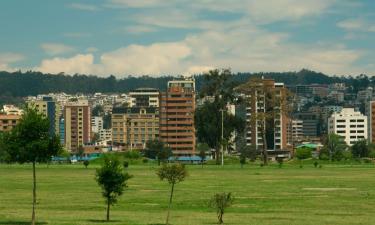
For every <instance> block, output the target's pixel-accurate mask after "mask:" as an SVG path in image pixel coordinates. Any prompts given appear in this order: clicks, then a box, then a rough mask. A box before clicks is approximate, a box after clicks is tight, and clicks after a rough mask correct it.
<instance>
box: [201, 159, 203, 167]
mask: <svg viewBox="0 0 375 225" xmlns="http://www.w3.org/2000/svg"><path fill="white" fill-rule="evenodd" d="M201 164H202V168H203V160H202V161H201Z"/></svg>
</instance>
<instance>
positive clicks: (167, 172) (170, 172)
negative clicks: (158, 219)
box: [156, 164, 188, 225]
mask: <svg viewBox="0 0 375 225" xmlns="http://www.w3.org/2000/svg"><path fill="white" fill-rule="evenodd" d="M156 174H157V175H158V176H159V178H160V180H167V181H168V183H169V184H170V185H171V193H170V196H169V204H168V212H167V220H166V223H165V224H167V225H168V224H169V223H168V221H169V212H170V209H171V206H172V198H173V191H174V186H175V184H177V183H180V182H182V181H184V179H185V178H186V177H187V176H188V173H187V170H186V169H185V166H184V165H182V164H170V165H168V164H164V165H163V166H162V167H161V168H159V169H158V170H157V173H156Z"/></svg>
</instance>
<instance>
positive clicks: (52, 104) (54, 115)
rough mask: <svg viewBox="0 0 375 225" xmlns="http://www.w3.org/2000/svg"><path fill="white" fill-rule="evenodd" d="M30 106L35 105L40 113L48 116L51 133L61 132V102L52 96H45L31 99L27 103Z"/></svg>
mask: <svg viewBox="0 0 375 225" xmlns="http://www.w3.org/2000/svg"><path fill="white" fill-rule="evenodd" d="M27 104H28V105H29V107H34V108H35V109H36V110H37V111H38V112H39V113H41V114H43V115H44V116H45V117H47V118H48V120H49V122H50V126H49V131H50V134H51V135H53V134H57V135H58V134H59V133H60V128H59V126H60V118H61V116H62V115H61V110H60V106H59V104H58V103H57V102H56V101H54V100H53V98H52V97H50V96H43V97H42V98H41V99H35V100H31V101H29V102H28V103H27Z"/></svg>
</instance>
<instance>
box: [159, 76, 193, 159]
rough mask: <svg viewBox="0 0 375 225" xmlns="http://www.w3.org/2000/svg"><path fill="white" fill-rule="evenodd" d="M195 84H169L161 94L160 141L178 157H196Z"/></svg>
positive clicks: (189, 80) (191, 80)
mask: <svg viewBox="0 0 375 225" xmlns="http://www.w3.org/2000/svg"><path fill="white" fill-rule="evenodd" d="M194 112H195V82H194V80H193V79H189V78H187V79H181V80H173V81H169V82H168V89H167V92H163V93H161V94H160V140H161V141H163V142H164V143H166V144H167V145H168V146H169V147H170V148H171V149H172V151H173V154H174V155H176V156H192V155H195V154H196V152H195V126H194Z"/></svg>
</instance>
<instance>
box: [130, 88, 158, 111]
mask: <svg viewBox="0 0 375 225" xmlns="http://www.w3.org/2000/svg"><path fill="white" fill-rule="evenodd" d="M129 96H130V98H131V104H130V107H159V90H157V89H154V88H138V89H135V90H132V91H130V92H129Z"/></svg>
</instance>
